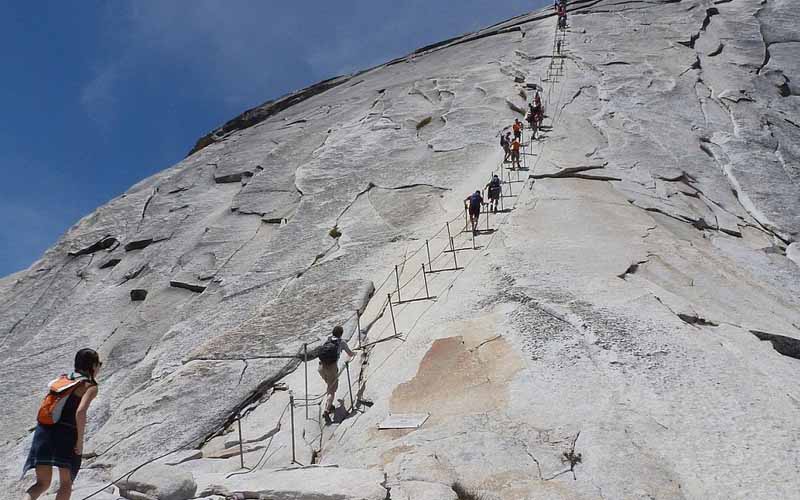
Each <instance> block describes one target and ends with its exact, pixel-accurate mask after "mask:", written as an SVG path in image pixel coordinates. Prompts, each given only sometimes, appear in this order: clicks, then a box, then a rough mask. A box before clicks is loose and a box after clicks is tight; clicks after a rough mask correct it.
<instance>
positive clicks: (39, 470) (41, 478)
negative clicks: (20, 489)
mask: <svg viewBox="0 0 800 500" xmlns="http://www.w3.org/2000/svg"><path fill="white" fill-rule="evenodd" d="M52 478H53V468H52V467H51V466H49V465H37V466H36V483H35V484H34V485H33V486H31V487H30V488H28V491H27V492H26V493H25V496H24V497H23V500H36V499H37V498H39V497H40V496H42V494H43V493H44V492H45V491H47V488H49V487H50V481H51V480H52Z"/></svg>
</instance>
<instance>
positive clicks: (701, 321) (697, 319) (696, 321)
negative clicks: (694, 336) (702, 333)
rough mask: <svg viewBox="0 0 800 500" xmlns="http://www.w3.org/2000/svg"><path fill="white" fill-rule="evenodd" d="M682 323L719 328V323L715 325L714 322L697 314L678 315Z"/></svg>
mask: <svg viewBox="0 0 800 500" xmlns="http://www.w3.org/2000/svg"><path fill="white" fill-rule="evenodd" d="M675 315H676V316H678V317H679V318H680V319H681V321H683V322H684V323H688V324H690V325H692V326H719V323H714V322H713V321H709V320H707V319H705V318H703V317H701V316H698V315H697V314H685V313H676V314H675Z"/></svg>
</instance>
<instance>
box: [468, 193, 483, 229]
mask: <svg viewBox="0 0 800 500" xmlns="http://www.w3.org/2000/svg"><path fill="white" fill-rule="evenodd" d="M468 202H469V207H468V210H469V221H470V222H471V223H472V233H473V234H474V233H477V232H478V219H479V218H480V216H481V207H482V206H483V205H486V202H484V201H483V196H481V192H480V190H478V191H475V192H474V193H472V194H471V195H469V196H467V197H466V198H464V204H465V205H466V204H467V203H468Z"/></svg>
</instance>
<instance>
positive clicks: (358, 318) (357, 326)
mask: <svg viewBox="0 0 800 500" xmlns="http://www.w3.org/2000/svg"><path fill="white" fill-rule="evenodd" d="M356 328H358V347H359V348H360V347H361V311H356Z"/></svg>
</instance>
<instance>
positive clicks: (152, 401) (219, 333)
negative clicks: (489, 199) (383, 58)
mask: <svg viewBox="0 0 800 500" xmlns="http://www.w3.org/2000/svg"><path fill="white" fill-rule="evenodd" d="M795 7H796V6H795V5H793V4H792V2H791V1H789V0H766V2H763V1H759V0H732V1H717V2H712V1H707V0H691V1H690V0H684V1H682V2H671V1H670V2H666V1H665V2H661V1H649V2H643V1H642V2H640V1H624V2H622V1H612V0H592V1H577V2H573V3H571V9H572V10H571V12H570V18H569V24H570V28H569V31H568V33H567V37H566V40H565V42H564V44H563V47H562V51H563V54H564V58H563V59H561V60H557V61H555V62H556V63H557V64H559V65H560V64H561V63H563V70H562V71H561V72H560V76H559V77H558V78H549V79H547V81H543V78H545V77H546V75H547V74H548V66H549V65H551V63H553V62H554V60H553V55H552V54H553V33H554V29H555V19H554V18H553V16H552V15H551V12H552V11H551V9H547V10H545V11H542V12H539V13H534V14H531V15H528V16H521V17H518V18H515V19H512V20H509V21H507V22H505V23H501V24H498V25H496V26H493V27H491V28H487V29H486V30H482V31H479V32H477V33H474V34H470V35H466V36H465V37H461V38H458V39H454V40H449V41H447V42H443V43H442V44H437V45H434V46H431V47H426V48H424V49H420V51H417V52H415V53H414V54H411V55H409V56H408V57H405V58H400V59H397V60H395V61H391V62H389V63H387V64H385V65H382V66H379V67H376V68H372V69H370V70H367V71H364V72H361V73H358V74H356V75H350V76H347V77H341V78H337V79H334V80H331V81H328V82H323V84H320V85H318V86H315V87H312V88H310V89H307V90H306V91H300V92H298V93H296V94H293V95H292V96H288V97H287V98H284V99H282V100H278V101H275V102H271V103H267V104H265V105H264V106H262V107H259V108H256V109H254V110H251V111H249V112H247V113H246V114H245V115H243V116H241V117H239V118H237V119H234V120H232V121H231V122H229V123H228V124H226V125H225V126H224V127H221V128H220V129H219V130H217V131H214V132H213V133H211V134H209V135H208V136H207V137H204V138H203V139H201V140H200V141H199V142H198V144H197V146H196V147H195V149H194V151H193V153H192V154H191V155H190V156H188V157H187V158H186V159H185V160H183V161H182V162H180V163H179V164H177V165H175V166H173V167H172V168H170V169H168V170H165V171H164V172H162V173H160V174H157V175H155V176H153V177H151V178H148V179H146V180H144V181H142V182H140V183H139V184H137V185H135V186H133V187H132V188H131V189H130V190H129V191H128V192H126V193H125V194H124V195H122V196H120V197H118V198H116V199H114V200H112V201H111V202H109V203H108V204H106V205H105V206H103V207H100V208H99V209H98V210H97V211H95V212H94V213H93V214H90V215H88V216H87V217H85V218H84V219H82V220H81V221H79V222H78V223H77V224H76V225H75V226H74V227H73V228H71V229H70V230H69V231H68V232H67V233H66V234H65V235H64V236H63V237H62V238H61V240H59V242H58V243H57V244H56V245H55V246H54V247H53V248H52V249H50V250H48V251H47V252H46V253H45V255H44V256H43V257H42V258H41V259H40V260H39V261H37V262H36V263H35V264H34V265H33V266H31V268H30V269H28V270H26V271H23V272H20V273H17V274H15V275H12V276H9V277H7V278H4V279H2V280H0V339H1V340H0V345H1V346H2V348H1V349H0V356H2V360H3V362H2V364H0V372H2V375H3V376H4V378H5V379H6V380H17V379H19V376H20V374H22V375H23V376H24V380H26V381H29V382H30V383H25V384H6V385H5V389H4V400H5V401H13V404H9V405H7V418H6V419H4V424H3V431H4V436H5V441H4V442H3V443H2V444H0V447H2V453H3V456H7V457H10V459H9V460H6V461H5V462H4V464H3V468H2V476H1V477H0V479H1V480H2V484H0V486H2V487H3V489H4V490H7V489H9V490H12V491H16V490H15V488H16V489H18V488H19V485H18V484H17V483H16V482H15V481H14V479H15V478H16V476H17V473H18V470H19V467H21V464H22V457H23V454H24V453H25V452H26V450H27V448H26V447H27V446H28V444H29V440H30V437H29V436H30V433H29V429H30V427H31V426H32V423H33V415H34V414H35V409H36V406H37V404H38V402H39V400H40V398H41V397H42V390H43V387H44V385H45V383H46V382H47V381H48V380H50V379H51V378H52V377H53V375H54V374H57V373H58V372H60V371H66V370H68V369H69V364H70V362H71V356H72V354H73V353H74V351H75V350H77V349H78V348H80V347H84V346H93V347H96V348H98V349H99V350H100V352H101V355H102V357H103V358H104V360H105V365H104V373H103V374H102V377H101V379H102V384H101V391H100V396H99V399H98V401H97V403H96V405H95V407H94V408H93V411H92V414H91V417H90V424H89V436H90V437H89V441H88V443H87V449H88V450H89V451H93V452H94V453H97V455H98V456H97V457H96V458H94V459H91V460H88V461H87V462H86V466H87V470H85V471H83V472H82V473H81V476H80V477H81V479H80V481H83V482H84V483H85V484H97V485H100V484H102V481H103V480H104V479H108V478H109V476H110V473H109V471H110V470H111V469H112V468H114V467H118V468H121V469H123V470H124V468H125V467H126V466H128V465H136V464H138V463H140V462H141V461H142V460H145V459H149V458H154V457H156V456H160V455H162V454H164V453H167V452H168V451H170V450H173V449H177V448H187V447H188V448H192V447H196V446H198V445H200V444H201V443H202V442H203V441H204V440H205V439H206V438H209V437H210V436H212V435H213V434H215V433H217V432H218V431H220V430H222V429H226V432H229V431H232V429H233V428H232V427H229V426H228V424H230V423H231V421H232V419H233V418H235V416H236V414H237V412H238V411H239V410H240V409H243V408H247V409H248V410H251V412H250V413H249V414H248V415H247V416H246V417H245V418H244V419H243V427H244V433H245V441H246V444H247V450H246V456H245V458H246V461H247V463H248V464H250V465H251V466H252V465H254V464H256V463H258V464H260V467H265V466H268V467H269V468H278V467H281V466H285V465H288V460H289V456H290V455H288V450H289V443H290V439H289V436H288V433H287V427H288V425H287V420H286V418H287V417H286V411H285V408H286V405H287V402H288V396H287V395H286V392H284V391H274V390H273V389H272V386H273V385H274V384H275V383H276V382H278V381H281V382H283V383H284V384H286V385H287V387H288V388H289V389H291V390H292V391H294V394H295V395H299V396H302V391H303V389H302V388H303V375H302V370H299V371H298V370H297V368H298V367H302V364H301V359H300V357H299V355H300V353H301V352H302V350H303V345H304V344H308V345H309V346H310V348H311V350H312V354H313V348H314V347H315V346H316V344H317V343H318V341H319V340H320V339H321V338H323V336H324V335H326V334H327V333H328V331H329V330H330V328H331V327H332V326H333V325H334V324H337V323H341V324H344V325H345V327H346V331H347V332H348V335H350V333H351V332H352V331H353V328H354V327H355V324H356V318H355V314H356V312H357V311H365V316H364V322H365V323H368V328H367V329H368V330H369V335H368V336H369V340H375V339H377V338H380V337H381V336H385V335H386V334H387V332H389V331H390V330H391V328H392V327H391V323H390V322H389V319H388V315H387V314H385V308H383V307H382V305H383V302H382V301H383V300H385V298H386V293H387V292H390V291H392V289H393V288H392V287H393V286H394V283H393V281H389V282H388V284H384V278H385V277H386V276H387V275H388V274H389V273H390V272H392V271H393V270H394V266H395V265H397V264H399V263H401V262H404V265H401V266H400V269H399V272H401V273H402V282H403V283H405V282H407V281H408V282H409V285H408V286H409V288H408V289H406V291H407V292H408V293H409V295H408V296H409V297H410V296H413V292H412V290H419V289H420V287H421V286H422V283H421V281H420V277H419V276H418V275H417V276H416V277H415V276H414V273H415V272H417V270H419V269H420V267H421V265H422V264H423V263H427V259H426V257H425V252H424V251H422V252H420V253H416V254H414V253H412V252H413V251H414V250H416V249H417V248H419V246H420V244H422V243H423V242H424V240H425V239H426V238H431V237H432V236H433V235H434V233H437V231H439V236H437V237H436V238H433V240H432V241H433V242H434V243H435V248H434V253H436V252H438V251H439V249H440V248H442V246H443V244H444V242H443V240H442V236H441V234H442V230H443V224H444V222H445V221H447V220H453V219H456V220H461V219H459V214H460V212H461V209H462V200H463V198H464V196H466V194H468V193H469V192H471V191H474V190H475V189H476V188H478V187H482V186H483V185H484V184H485V183H486V182H487V180H488V176H489V174H490V173H491V172H492V171H493V170H495V169H497V168H498V165H499V163H500V159H501V156H502V155H501V153H500V152H499V150H498V148H497V144H496V143H497V132H498V131H499V130H500V129H501V128H502V127H504V126H507V125H509V124H510V122H511V121H512V120H513V119H514V118H515V117H519V114H518V113H517V112H515V111H514V109H515V108H516V109H521V108H524V106H525V98H530V96H531V93H532V85H533V84H535V85H537V86H539V87H541V88H542V89H543V97H544V98H545V105H546V108H547V115H548V116H547V118H546V120H545V125H546V129H545V131H544V135H543V136H542V137H540V139H539V140H538V141H534V142H533V143H532V144H531V145H530V147H529V148H527V149H526V152H527V153H529V155H528V156H526V165H527V168H528V171H527V172H524V173H523V176H522V177H521V180H522V181H525V180H526V179H525V174H528V175H530V176H531V179H530V180H529V181H528V182H527V183H526V182H520V183H513V184H511V185H510V186H506V189H508V190H509V191H507V193H508V194H511V192H510V190H511V189H513V194H514V195H515V196H514V197H513V198H512V197H509V198H505V199H504V201H505V203H507V204H508V206H511V205H515V209H514V211H512V212H510V213H505V214H501V215H499V216H491V217H490V221H489V222H490V225H491V226H492V228H494V229H496V231H495V232H493V233H491V234H481V235H479V237H478V239H477V240H476V246H478V247H480V248H479V250H477V251H471V250H465V251H463V252H460V253H459V263H460V264H462V265H463V266H464V267H466V269H465V270H464V271H462V272H459V273H451V274H446V273H442V274H437V275H430V278H429V280H430V282H429V286H430V287H431V293H432V294H433V295H436V296H437V297H438V298H437V300H436V302H428V301H425V302H418V303H412V304H407V305H401V306H399V307H397V308H396V311H395V312H396V314H397V321H398V329H400V330H401V331H402V332H404V333H405V334H406V335H407V337H408V338H407V339H406V342H405V343H398V342H397V341H394V342H385V343H381V344H378V345H376V346H375V347H374V348H372V349H368V350H367V351H366V352H365V353H364V354H363V355H362V354H360V355H359V356H358V358H357V359H356V361H355V362H354V364H353V366H351V371H352V373H353V376H354V385H355V387H354V390H355V391H356V393H357V397H360V398H363V399H369V400H371V401H372V403H373V406H371V407H366V406H365V407H364V408H363V409H364V410H365V413H363V414H356V415H354V416H356V417H357V418H348V419H345V420H344V421H343V422H341V423H339V424H337V425H335V426H333V427H331V428H327V429H324V430H323V431H322V432H321V433H320V430H319V427H318V426H317V422H315V421H314V419H316V418H317V417H316V415H312V417H313V418H312V420H309V421H306V420H305V417H304V416H303V417H302V422H298V427H299V428H300V431H301V432H300V433H299V434H298V435H299V436H301V437H298V442H299V443H300V448H301V449H300V450H299V451H298V456H299V457H300V459H301V460H302V461H303V462H308V461H310V460H311V459H312V458H314V459H316V460H319V461H321V462H322V463H327V464H340V465H342V466H343V467H347V468H350V469H353V470H356V471H362V470H363V469H366V468H372V469H375V470H382V471H383V472H385V473H386V475H387V478H386V479H387V480H386V483H385V486H386V487H387V488H389V493H390V494H391V488H392V486H393V485H395V486H396V489H397V495H398V496H399V497H401V498H409V499H410V498H420V499H422V498H429V497H431V494H432V492H438V493H437V494H438V495H440V497H441V498H447V497H448V496H451V495H450V493H449V491H450V490H451V489H452V488H451V486H452V485H453V484H454V483H455V482H457V481H458V482H460V483H462V484H463V485H465V487H467V488H469V489H471V490H473V491H476V492H479V493H482V494H484V495H485V496H486V498H553V499H562V498H563V499H589V498H609V499H610V498H642V499H645V498H669V499H671V498H676V499H678V498H698V499H699V498H703V499H709V498H748V499H756V498H764V499H772V498H792V497H793V496H795V495H796V494H797V493H796V492H797V491H798V487H800V484H798V483H799V482H800V480H798V477H800V475H798V472H800V470H798V467H799V466H798V463H800V462H798V455H797V453H798V452H797V442H798V439H800V434H798V431H797V427H796V412H797V409H798V406H799V405H800V403H798V401H800V385H798V382H797V380H798V379H797V376H796V375H797V370H798V367H799V366H800V365H798V363H800V361H797V359H794V357H791V356H789V355H786V353H787V352H790V353H791V352H794V350H795V347H796V346H795V344H794V342H793V340H796V339H800V267H798V264H797V262H798V261H799V260H800V257H798V251H797V243H795V242H796V241H797V240H798V237H800V185H798V182H800V181H799V180H798V179H800V149H799V148H798V144H800V125H799V124H800V95H798V84H797V81H798V79H800V36H798V34H797V25H798V22H799V21H800V11H798V10H797V9H796V8H795ZM533 181H535V182H533ZM457 226H458V222H455V223H454V224H453V229H454V233H455V236H456V244H457V245H458V246H459V247H465V248H468V247H469V246H470V239H469V237H468V236H466V235H465V234H461V233H458V231H459V229H460V228H458V227H457ZM334 229H335V230H334ZM441 258H444V257H441ZM447 258H448V259H449V258H450V257H447ZM437 259H439V258H437ZM437 262H438V266H439V267H441V266H443V265H444V264H443V261H441V260H437ZM447 262H449V261H447ZM391 278H392V279H394V277H393V276H392V277H391ZM134 289H135V290H145V291H146V292H147V294H146V300H143V301H132V300H131V290H134ZM404 293H405V292H404ZM373 294H374V298H371V296H372V295H373ZM381 312H383V313H384V314H383V315H381ZM364 326H365V325H364V324H362V327H364ZM751 331H753V332H759V334H758V335H759V336H757V335H756V334H754V333H751ZM765 332H768V334H765ZM759 339H764V340H769V342H767V341H764V342H762V341H761V340H759ZM354 342H356V340H355V338H353V339H351V344H353V343H354ZM773 346H775V347H774V348H773ZM779 346H780V347H779ZM787 346H788V347H787ZM309 368H310V370H309V371H310V372H311V373H310V375H311V383H312V388H311V390H310V393H312V394H319V392H321V387H320V385H319V381H318V380H317V377H316V374H315V373H314V370H315V368H316V365H309ZM37 387H38V388H41V389H37ZM313 404H314V405H315V404H316V403H313ZM348 406H349V402H348ZM316 411H317V407H316V406H313V411H312V413H314V412H316ZM297 412H298V413H302V412H303V409H302V408H298V409H297ZM390 412H395V413H396V412H430V413H431V418H430V419H429V421H428V422H426V424H425V425H424V426H423V428H421V429H420V430H418V431H414V432H409V431H398V432H393V431H384V432H378V431H376V425H377V423H378V422H379V421H380V420H382V419H383V418H384V417H385V416H386V414H387V413H390ZM340 416H342V417H343V416H344V415H340ZM339 420H341V419H339ZM320 434H321V443H322V446H321V447H320ZM232 436H234V434H229V433H224V434H223V435H222V436H221V437H217V438H214V439H212V440H211V441H209V442H208V445H207V447H206V449H205V450H204V451H203V452H202V453H194V452H190V453H188V454H186V452H182V454H176V455H172V456H171V457H167V458H166V459H164V461H163V462H164V463H165V466H169V467H177V468H179V469H181V470H182V471H189V472H192V473H193V475H194V477H195V478H196V479H197V484H198V490H203V489H207V487H208V486H209V485H210V484H211V483H212V482H213V481H214V480H216V479H218V478H219V477H220V476H219V475H220V474H223V475H224V474H226V473H229V472H232V471H234V470H236V469H237V468H238V467H239V458H238V457H237V456H232V455H231V453H229V450H230V449H231V448H232V447H234V446H235V445H236V444H237V443H238V438H233V437H232ZM565 453H567V454H568V455H569V456H571V457H572V459H571V460H570V459H568V458H566V457H567V455H564V454H565ZM570 453H571V455H570ZM577 453H580V454H581V459H580V460H577V458H576V457H577V455H576V454H577ZM293 474H296V475H298V477H301V476H302V472H294V473H293ZM313 474H324V470H323V471H322V472H320V470H314V472H313ZM364 474H366V473H363V472H358V473H357V475H358V476H359V477H361V476H362V475H364ZM367 475H368V474H367ZM256 477H260V476H256ZM315 477H316V476H315ZM241 480H242V484H244V483H247V485H246V489H247V491H264V492H268V491H273V490H269V489H268V486H269V485H266V484H255V483H258V480H256V479H251V478H246V477H245V478H241ZM298 480H299V479H298ZM311 480H313V478H312V477H311V476H309V481H311ZM343 481H344V482H346V478H345V479H344V480H343ZM368 482H369V483H370V484H371V485H373V487H374V492H372V493H370V495H372V496H368V497H365V498H372V497H376V498H377V496H379V495H380V494H381V493H382V491H381V490H383V486H381V485H380V484H378V483H377V481H376V480H375V479H374V478H372V477H371V476H370V479H369V481H368ZM235 484H238V483H236V481H233V482H230V485H234V486H235ZM426 484H430V485H431V486H430V487H429V488H428V491H426ZM6 486H8V487H6ZM378 486H380V488H378ZM309 488H310V489H313V485H311V486H310V487H309ZM209 491H210V490H209ZM282 491H288V490H282ZM211 494H212V493H211V492H210V493H209V495H211ZM281 494H283V493H281ZM286 494H293V493H291V492H290V493H286ZM426 495H427V496H426ZM354 498H358V497H354Z"/></svg>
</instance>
